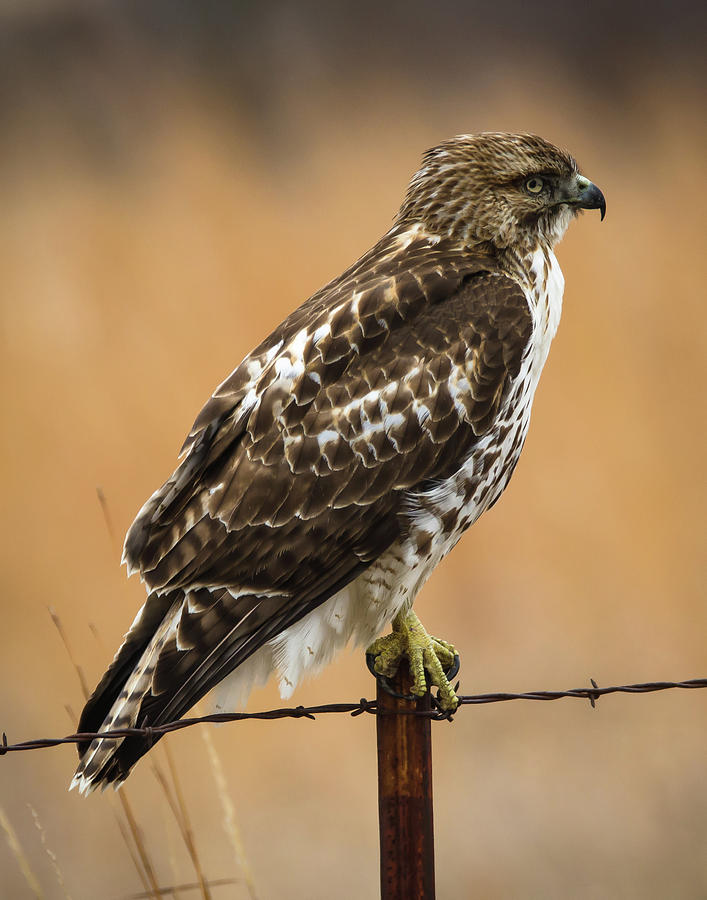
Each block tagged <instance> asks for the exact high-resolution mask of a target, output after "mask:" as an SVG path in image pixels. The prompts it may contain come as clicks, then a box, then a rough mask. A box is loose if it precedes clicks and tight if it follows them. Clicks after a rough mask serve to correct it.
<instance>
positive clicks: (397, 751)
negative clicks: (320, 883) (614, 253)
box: [376, 666, 435, 900]
mask: <svg viewBox="0 0 707 900" xmlns="http://www.w3.org/2000/svg"><path fill="white" fill-rule="evenodd" d="M391 681H392V685H393V687H394V689H395V690H396V691H397V692H398V693H401V694H408V693H409V691H410V675H409V672H408V669H407V666H400V671H399V673H398V675H397V676H396V677H395V678H394V679H391ZM376 700H377V704H378V709H379V710H383V711H384V713H383V715H378V716H376V730H377V736H378V816H379V824H380V873H381V900H434V896H435V858H434V828H433V822H432V734H431V725H432V722H431V720H430V719H428V718H425V717H424V716H410V715H402V716H400V715H397V716H396V715H390V714H387V713H392V712H395V711H396V710H405V709H415V708H417V709H430V708H431V702H430V695H429V692H428V693H427V694H426V695H425V696H424V697H423V698H422V699H421V700H418V701H409V700H400V699H398V698H396V697H393V696H392V695H391V694H389V693H388V692H387V691H386V690H385V689H384V688H383V687H381V684H380V681H379V682H378V692H377V696H376Z"/></svg>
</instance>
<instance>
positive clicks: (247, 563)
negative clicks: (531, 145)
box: [79, 234, 530, 781]
mask: <svg viewBox="0 0 707 900" xmlns="http://www.w3.org/2000/svg"><path fill="white" fill-rule="evenodd" d="M492 269H493V266H492V261H491V260H488V259H484V258H470V257H464V256H461V255H460V254H459V251H458V248H447V247H445V246H444V242H436V241H430V240H424V239H422V238H414V237H413V238H412V239H409V238H406V237H404V236H401V235H400V234H397V235H396V234H393V235H390V236H388V237H387V238H385V239H384V240H383V241H382V242H381V243H380V244H379V245H378V247H377V248H374V251H372V252H371V253H369V254H367V256H366V257H364V258H363V259H362V260H361V261H359V263H357V264H356V265H355V266H353V267H352V268H351V269H350V270H348V271H347V272H345V273H344V275H342V276H341V278H340V279H338V280H337V281H336V282H333V283H332V284H331V285H328V286H327V288H325V289H323V290H322V291H321V292H319V293H318V294H316V295H315V296H314V297H312V298H311V299H310V300H309V301H308V302H307V303H306V304H304V305H303V306H302V307H300V309H298V310H296V311H295V312H294V313H293V314H292V315H291V316H290V317H289V318H288V319H287V320H286V321H285V322H284V323H283V324H282V326H280V328H279V329H277V330H276V331H275V332H274V333H273V335H271V336H270V337H269V338H268V339H267V340H266V341H264V342H263V344H261V345H260V347H258V348H256V350H255V351H254V352H253V354H251V355H250V356H249V357H247V358H246V360H245V361H244V362H243V363H242V364H241V366H239V368H238V369H236V371H235V372H234V373H233V375H231V376H230V377H229V378H228V379H227V380H226V381H225V382H224V383H223V385H222V386H221V387H220V388H219V389H218V390H217V392H216V393H215V395H214V397H213V398H212V399H211V400H210V401H209V402H208V403H207V404H206V406H205V407H204V409H203V410H202V412H201V413H200V415H199V417H198V418H197V420H196V422H195V424H194V427H193V429H192V431H191V433H190V436H189V437H188V439H187V442H186V443H185V453H186V455H185V458H184V460H183V461H182V463H181V465H180V466H179V468H178V469H177V470H176V472H175V473H174V475H173V476H172V478H171V479H170V480H169V481H168V482H167V483H166V484H165V485H164V487H163V488H162V489H160V491H158V492H157V493H156V494H155V495H154V496H153V497H152V498H151V500H150V501H149V502H148V503H147V504H146V505H145V507H144V508H143V510H142V511H141V512H140V514H139V515H138V517H137V519H136V521H135V523H134V524H133V526H132V527H131V529H130V531H129V532H128V536H127V539H126V545H125V559H126V561H127V563H128V565H129V567H130V568H131V569H132V570H139V571H140V573H141V575H142V577H143V579H144V580H145V582H146V584H147V585H148V587H149V588H150V589H151V591H153V593H151V595H150V597H149V598H148V601H147V604H146V607H145V612H144V613H143V615H142V618H141V619H140V620H139V621H137V622H136V624H135V626H134V627H133V629H132V631H131V632H130V634H129V635H128V638H127V640H126V643H125V644H124V645H123V648H121V651H120V652H119V654H118V656H117V657H116V661H115V662H114V663H113V666H111V669H109V671H108V672H107V673H106V676H105V677H104V679H103V681H102V682H101V684H100V685H99V687H98V688H97V690H96V692H94V695H93V697H92V698H91V700H90V701H89V704H88V705H87V707H86V710H85V712H84V715H83V716H82V719H81V725H80V727H81V728H82V729H84V730H86V729H97V728H98V727H99V726H101V725H102V724H103V723H104V722H106V721H107V720H108V721H113V722H114V723H116V724H117V722H118V720H119V719H120V717H121V716H122V717H123V718H125V716H126V715H128V713H125V712H123V711H121V712H120V714H119V715H118V714H117V713H116V711H115V709H114V711H113V712H111V707H113V705H114V704H116V705H119V701H120V695H121V692H125V690H126V688H125V682H126V677H127V676H128V675H129V673H130V671H131V669H132V667H133V665H135V664H136V663H137V661H138V660H139V659H140V658H141V654H144V653H146V652H147V650H148V649H149V647H151V645H150V641H151V639H152V636H153V634H154V632H155V628H156V625H157V624H158V623H159V622H160V621H161V620H163V619H164V617H165V616H168V615H172V614H174V615H175V621H174V623H173V624H172V625H171V626H170V628H171V630H169V629H167V630H165V637H164V643H163V646H162V647H161V648H158V649H157V650H156V651H155V654H154V655H155V658H154V660H152V661H150V662H149V665H148V664H147V663H146V662H145V661H144V660H143V662H142V663H141V664H142V665H143V666H145V667H146V673H144V675H143V678H142V681H141V682H140V685H139V691H142V693H141V694H139V691H136V696H135V699H134V703H133V707H134V708H132V709H131V710H130V712H129V715H128V718H129V719H130V720H131V721H133V722H142V721H143V720H146V721H147V722H148V723H150V724H156V723H159V722H163V721H166V720H167V719H168V718H170V717H171V718H175V717H178V716H179V715H182V714H183V713H184V712H185V711H186V710H187V709H188V708H189V707H190V706H192V705H193V704H194V703H195V702H196V701H197V700H198V699H199V697H201V696H203V694H204V693H206V691H208V690H209V689H210V688H211V687H213V685H214V684H216V683H217V682H218V681H219V680H220V679H221V678H223V677H224V676H225V675H226V674H227V673H228V672H229V671H230V670H232V669H233V668H234V667H235V666H236V665H238V664H240V663H241V662H242V661H243V660H244V659H246V658H247V657H248V656H249V655H250V654H251V653H253V652H254V651H255V650H256V649H257V648H258V647H259V646H262V645H263V644H264V643H265V642H266V641H268V640H270V639H271V638H272V637H274V636H275V635H277V634H278V633H279V632H280V631H282V630H283V629H284V628H286V627H287V626H288V625H290V624H292V623H293V622H295V621H297V620H298V619H299V618H301V617H302V616H303V615H305V614H307V613H308V612H309V611H311V610H312V609H314V608H315V607H316V606H318V605H319V604H321V603H323V602H324V601H325V600H326V599H327V598H328V597H330V596H332V594H333V593H335V592H336V591H338V590H340V589H341V588H342V587H344V586H345V585H346V584H347V583H348V582H349V581H350V580H352V579H353V578H355V577H356V576H357V575H358V574H359V573H360V572H361V571H363V569H364V568H365V567H366V566H367V565H369V564H370V563H371V562H372V561H373V560H375V559H377V558H378V556H379V555H380V554H381V553H382V552H383V551H384V550H385V549H386V548H387V547H388V546H389V545H390V544H391V542H392V541H394V540H395V539H396V538H398V537H399V536H400V533H401V528H404V517H402V516H400V515H399V513H400V509H401V500H402V498H403V492H404V491H405V490H406V489H410V488H413V487H415V486H416V485H420V484H421V483H424V482H426V481H428V480H429V479H434V478H437V477H441V476H442V475H444V474H446V473H448V472H449V471H450V470H453V469H454V467H455V466H456V467H458V464H459V462H460V460H461V459H462V458H463V457H464V455H465V454H466V453H468V452H469V449H470V448H471V447H472V446H473V443H474V441H475V440H476V438H477V437H478V436H479V435H482V434H483V433H484V432H485V431H486V430H487V429H488V427H489V424H490V422H491V420H492V418H493V416H494V414H495V412H497V410H498V407H499V404H500V402H501V399H502V397H503V395H504V392H505V391H506V390H507V387H508V384H509V382H510V380H511V379H512V378H513V377H514V375H516V374H517V372H518V370H519V368H520V364H521V359H522V356H523V353H524V352H525V348H526V345H527V342H528V337H529V334H530V317H529V313H528V308H527V303H526V301H525V299H524V297H523V294H522V292H521V290H520V288H519V287H518V286H517V284H516V283H515V282H513V281H511V280H510V279H508V278H506V277H504V276H502V275H499V274H494V273H493V271H492ZM490 270H491V271H490ZM170 610H177V612H174V613H170ZM111 717H112V719H111ZM146 749H147V747H146V745H145V743H144V742H141V741H139V740H135V739H133V740H131V741H125V742H123V744H122V745H120V746H119V747H118V748H117V749H116V750H115V751H114V753H113V755H110V754H107V753H100V754H98V756H97V757H96V759H95V761H94V763H93V766H94V769H100V770H101V772H100V773H99V775H100V777H101V778H103V779H104V780H105V781H111V780H114V779H121V780H122V778H124V777H125V775H126V774H127V772H128V771H129V769H130V767H131V766H132V765H133V763H134V762H135V760H136V759H137V758H139V756H140V755H142V753H144V752H145V750H146ZM79 750H80V753H84V752H85V751H86V747H85V746H83V745H82V746H81V747H80V748H79Z"/></svg>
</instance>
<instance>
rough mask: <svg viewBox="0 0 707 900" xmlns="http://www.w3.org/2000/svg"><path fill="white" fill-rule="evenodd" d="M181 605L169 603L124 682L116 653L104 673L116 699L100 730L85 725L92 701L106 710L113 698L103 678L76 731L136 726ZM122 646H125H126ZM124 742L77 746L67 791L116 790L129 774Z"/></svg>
mask: <svg viewBox="0 0 707 900" xmlns="http://www.w3.org/2000/svg"><path fill="white" fill-rule="evenodd" d="M148 602H149V601H148ZM146 605H147V604H146ZM181 606H182V604H181V598H180V599H177V600H175V601H174V602H173V603H172V604H171V606H170V607H169V609H168V611H167V613H166V614H165V616H164V618H163V619H162V622H161V624H160V625H159V627H158V628H157V630H156V631H155V632H154V634H153V636H152V639H151V640H150V641H149V643H148V644H147V646H146V647H145V649H144V651H143V652H142V654H141V655H140V657H139V660H138V661H137V664H136V665H135V667H134V668H133V670H132V672H131V674H130V675H129V676H128V678H127V680H124V679H123V678H120V675H121V674H123V672H124V670H125V668H126V665H123V666H121V665H120V656H121V653H120V652H119V653H118V656H117V657H116V660H115V662H114V663H113V666H111V669H109V670H108V672H107V673H106V676H108V675H109V674H110V673H111V670H114V678H113V681H114V685H113V686H114V687H117V688H118V693H117V696H115V699H114V700H113V703H112V706H111V707H110V709H109V711H108V713H107V715H106V716H105V719H104V720H103V722H102V723H101V724H100V727H98V728H96V727H95V726H90V725H89V724H88V723H89V722H90V720H91V718H92V715H91V713H92V710H91V709H90V706H91V701H93V700H95V701H98V700H100V699H101V697H102V698H103V701H104V702H103V703H102V704H101V705H102V706H103V707H105V700H106V697H108V696H111V695H115V690H113V691H109V690H106V691H105V693H103V694H102V693H101V685H103V681H106V678H104V679H103V681H102V682H101V685H99V687H98V688H97V689H96V691H95V692H94V694H93V697H92V698H91V701H89V703H88V704H87V706H86V709H85V710H84V714H83V715H82V717H81V722H80V724H79V731H83V730H86V731H94V730H97V731H112V730H113V729H119V728H134V727H135V726H136V725H137V724H138V722H137V718H138V715H139V713H140V708H141V706H142V701H143V699H144V698H145V695H146V694H147V693H148V691H149V690H150V687H151V685H152V679H153V674H154V671H155V669H156V667H157V663H158V660H159V657H160V653H161V651H162V650H163V648H164V647H165V645H166V644H167V643H168V641H169V640H170V638H172V637H173V636H174V635H175V633H176V630H177V627H178V625H179V618H180V612H181ZM129 640H130V635H128V639H127V640H126V644H128V643H129ZM123 646H124V647H125V645H123ZM121 649H122V648H121ZM127 665H129V663H127ZM116 676H117V677H116ZM118 679H120V680H118ZM115 682H117V683H115ZM98 708H99V707H98ZM126 740H130V739H129V738H120V739H111V738H109V739H106V740H102V739H100V738H94V740H92V741H91V742H90V743H88V744H79V753H80V755H81V761H80V763H79V765H78V768H77V769H76V774H75V775H74V778H73V780H72V782H71V785H70V787H69V790H73V788H78V790H79V792H80V793H82V794H88V793H90V792H91V791H93V790H95V788H96V787H98V786H99V785H102V786H103V787H104V788H105V787H107V786H108V784H111V783H113V784H114V786H115V787H119V786H120V785H121V784H122V783H123V781H124V780H125V779H126V778H127V776H128V773H129V772H130V766H128V767H127V768H125V767H124V766H123V765H122V763H121V757H120V755H119V753H118V750H119V748H120V747H121V745H123V744H124V743H125V741H126Z"/></svg>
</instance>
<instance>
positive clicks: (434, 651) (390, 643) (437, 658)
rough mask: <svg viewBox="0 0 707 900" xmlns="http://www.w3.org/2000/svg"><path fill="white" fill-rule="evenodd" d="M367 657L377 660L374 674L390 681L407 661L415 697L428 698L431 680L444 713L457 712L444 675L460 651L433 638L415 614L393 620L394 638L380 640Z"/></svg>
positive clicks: (374, 643) (454, 696) (399, 614)
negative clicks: (404, 659)
mask: <svg viewBox="0 0 707 900" xmlns="http://www.w3.org/2000/svg"><path fill="white" fill-rule="evenodd" d="M366 653H367V654H369V655H371V656H375V662H374V665H373V669H374V671H375V672H376V673H377V674H378V675H383V676H385V677H387V678H390V677H392V676H393V675H395V673H396V672H397V671H398V666H399V665H400V662H401V660H402V658H403V657H406V658H407V660H408V665H409V666H410V675H411V677H412V688H411V691H410V692H411V693H412V695H413V696H414V697H423V696H424V695H425V693H426V692H427V677H428V676H429V683H430V684H431V685H434V686H435V687H437V688H439V695H438V702H439V705H440V706H441V708H442V709H443V710H445V711H452V712H453V711H454V710H455V709H456V708H457V706H458V705H459V700H458V699H457V695H456V694H455V693H454V688H453V687H452V685H451V684H450V683H449V679H448V678H447V676H446V675H445V672H444V670H445V669H449V668H451V667H452V665H453V664H454V660H455V658H456V651H455V649H454V647H453V646H452V645H451V644H449V643H447V641H442V640H440V639H439V638H435V637H432V635H429V634H428V633H427V631H426V630H425V628H424V626H423V624H422V622H420V620H419V619H418V618H417V616H416V615H415V613H414V612H413V611H412V610H408V611H407V612H399V613H398V615H397V616H396V617H395V618H394V619H393V631H392V634H388V635H386V636H385V637H381V638H378V640H376V641H374V642H373V643H372V644H371V646H370V647H369V648H368V650H367V651H366ZM425 673H427V674H425Z"/></svg>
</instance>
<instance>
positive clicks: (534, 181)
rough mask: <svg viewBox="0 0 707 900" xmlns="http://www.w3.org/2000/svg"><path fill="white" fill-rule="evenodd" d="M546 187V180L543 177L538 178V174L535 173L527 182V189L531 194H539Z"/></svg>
mask: <svg viewBox="0 0 707 900" xmlns="http://www.w3.org/2000/svg"><path fill="white" fill-rule="evenodd" d="M544 187H545V182H544V181H543V180H542V178H538V177H537V175H534V176H533V177H532V178H529V179H528V180H527V181H526V182H525V189H526V191H527V192H528V193H529V194H539V193H540V191H541V190H542V189H543V188H544Z"/></svg>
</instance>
